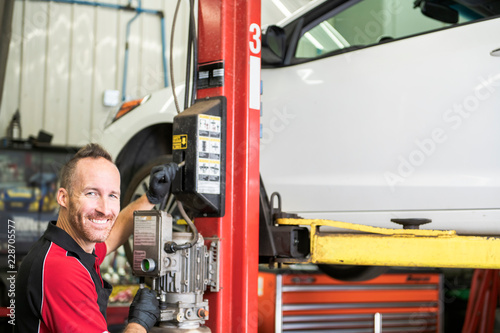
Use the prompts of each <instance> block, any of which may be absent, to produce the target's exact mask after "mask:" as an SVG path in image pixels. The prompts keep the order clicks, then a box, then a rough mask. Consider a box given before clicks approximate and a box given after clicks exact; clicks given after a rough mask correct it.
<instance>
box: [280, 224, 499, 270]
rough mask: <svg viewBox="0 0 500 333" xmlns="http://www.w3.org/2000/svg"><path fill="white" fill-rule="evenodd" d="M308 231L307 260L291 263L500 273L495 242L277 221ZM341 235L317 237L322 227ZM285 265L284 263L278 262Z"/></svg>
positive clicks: (432, 232) (444, 233) (438, 232)
mask: <svg viewBox="0 0 500 333" xmlns="http://www.w3.org/2000/svg"><path fill="white" fill-rule="evenodd" d="M277 222H278V224H279V225H280V226H290V225H294V226H299V225H300V226H308V227H310V241H311V244H310V255H309V256H307V257H306V258H304V259H292V261H293V262H303V263H304V262H306V263H314V264H318V263H325V264H340V265H374V266H403V267H457V268H458V267H460V268H494V269H498V268H500V238H496V237H480V236H460V235H457V234H456V232H455V231H453V230H420V229H386V228H377V227H370V226H366V225H359V224H353V223H346V222H339V221H330V220H314V219H313V220H307V219H295V218H292V219H290V218H285V219H277ZM326 226H328V227H334V228H339V229H345V230H346V231H345V232H341V233H340V232H332V231H328V232H326V231H322V230H321V228H322V227H326ZM278 261H282V262H286V261H287V260H286V259H278Z"/></svg>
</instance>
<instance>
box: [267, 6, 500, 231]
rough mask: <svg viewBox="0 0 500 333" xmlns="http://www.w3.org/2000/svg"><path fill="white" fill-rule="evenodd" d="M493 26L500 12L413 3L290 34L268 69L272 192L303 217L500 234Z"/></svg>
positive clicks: (347, 14)
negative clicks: (426, 8)
mask: <svg viewBox="0 0 500 333" xmlns="http://www.w3.org/2000/svg"><path fill="white" fill-rule="evenodd" d="M351 3H355V4H354V5H352V6H350V5H351ZM464 13H465V14H464ZM481 16H486V17H485V18H481ZM296 22H297V21H294V23H293V24H296ZM325 22H326V23H325ZM322 24H323V26H322ZM324 24H327V26H326V27H325V26H324ZM286 30H287V28H286V26H285V31H286ZM297 30H298V29H297V25H295V28H294V31H295V32H296V31H297ZM494 31H500V19H499V18H496V17H489V16H488V15H477V13H471V12H470V11H467V10H465V9H464V8H462V11H461V12H460V22H458V23H457V24H453V25H449V24H444V23H442V22H439V21H437V20H433V19H430V18H427V17H424V16H423V15H422V13H421V12H420V10H418V8H417V9H413V1H406V0H400V1H398V0H392V1H389V0H380V1H379V0H370V2H369V3H368V1H364V2H359V1H354V2H349V1H348V2H343V3H342V5H340V7H338V8H336V9H334V10H332V11H331V12H330V13H329V14H328V13H326V14H325V13H322V14H321V15H319V16H318V18H317V19H316V20H310V19H309V23H308V22H305V24H304V26H303V27H302V28H301V29H300V33H298V38H297V39H296V41H295V44H294V42H293V40H292V38H291V37H290V36H287V47H288V49H287V54H288V60H289V62H288V63H283V64H281V65H279V66H276V67H272V68H264V69H263V71H262V80H263V96H262V105H263V111H262V135H261V172H262V177H263V180H264V183H265V185H266V188H267V191H268V192H274V191H278V192H280V193H281V196H282V198H283V210H285V211H293V212H298V213H299V214H300V215H302V216H304V217H312V218H329V219H337V220H343V221H347V222H355V223H365V224H370V225H379V226H385V227H387V226H391V223H390V219H391V218H396V217H397V218H414V217H419V218H431V219H432V220H433V223H432V224H431V225H430V228H437V229H456V230H458V231H460V232H464V233H465V232H467V233H475V234H493V233H496V234H498V233H500V226H499V223H500V211H499V209H500V200H499V198H500V130H499V129H500V57H498V56H496V55H497V54H496V52H495V51H494V50H497V49H499V48H500V37H498V36H497V35H496V34H495V33H493V32H494ZM291 40H292V41H291ZM497 52H498V51H497Z"/></svg>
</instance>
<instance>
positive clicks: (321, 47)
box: [295, 0, 481, 59]
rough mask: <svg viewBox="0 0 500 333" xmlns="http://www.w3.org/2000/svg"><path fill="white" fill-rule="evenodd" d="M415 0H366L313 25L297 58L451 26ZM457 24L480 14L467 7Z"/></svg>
mask: <svg viewBox="0 0 500 333" xmlns="http://www.w3.org/2000/svg"><path fill="white" fill-rule="evenodd" d="M414 3H415V1H413V0H365V1H360V2H357V3H356V4H355V5H352V6H350V7H348V8H347V9H345V10H343V11H341V12H340V13H337V14H335V15H333V16H331V17H328V18H326V19H324V20H322V21H321V22H319V23H317V22H315V24H314V25H313V26H312V27H310V28H307V27H306V29H305V30H306V31H305V33H304V34H303V35H302V36H301V38H300V39H299V41H298V44H297V49H296V52H295V58H306V59H311V58H316V57H320V56H323V55H325V54H329V53H332V52H334V51H338V50H341V49H345V48H349V47H363V46H368V45H373V44H376V43H381V42H385V41H390V40H393V39H397V38H403V37H407V36H411V35H415V34H419V33H423V32H428V31H432V30H436V29H439V28H444V27H448V26H450V25H451V24H450V23H443V22H441V21H438V20H436V19H432V18H429V17H427V16H424V15H423V14H422V12H421V10H420V8H419V7H416V8H414V7H415V6H414ZM455 8H456V10H457V11H458V13H459V21H458V24H462V23H465V22H469V21H471V20H474V19H477V18H480V17H481V16H479V15H474V14H472V13H471V12H470V11H466V10H465V8H460V6H458V5H456V6H454V7H453V9H455Z"/></svg>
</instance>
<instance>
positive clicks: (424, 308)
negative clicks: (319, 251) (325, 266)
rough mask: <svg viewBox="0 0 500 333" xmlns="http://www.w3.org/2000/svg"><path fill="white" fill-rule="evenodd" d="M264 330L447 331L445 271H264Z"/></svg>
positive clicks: (275, 332) (261, 285)
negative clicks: (349, 277)
mask: <svg viewBox="0 0 500 333" xmlns="http://www.w3.org/2000/svg"><path fill="white" fill-rule="evenodd" d="M258 282H259V289H258V293H259V333H279V332H293V333H297V332H306V331H307V332H316V331H317V332H336V331H339V332H342V333H348V332H374V325H375V324H374V322H375V314H376V313H379V314H380V315H381V320H382V331H383V332H384V333H385V332H443V330H442V327H441V326H442V317H443V316H442V312H443V306H442V304H441V301H440V300H441V299H442V298H441V296H442V295H441V293H442V276H441V274H438V273H397V274H384V275H381V276H379V277H378V278H375V279H373V280H370V281H365V282H342V281H337V280H334V279H332V278H330V277H328V276H326V275H324V274H319V273H305V274H302V273H277V274H276V273H269V272H260V273H259V281H258Z"/></svg>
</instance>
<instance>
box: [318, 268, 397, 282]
mask: <svg viewBox="0 0 500 333" xmlns="http://www.w3.org/2000/svg"><path fill="white" fill-rule="evenodd" d="M318 268H319V270H320V271H322V272H323V273H325V274H326V275H328V276H329V277H331V278H333V279H336V280H340V281H347V282H360V281H367V280H371V279H374V278H376V277H378V276H380V275H382V274H384V273H386V272H387V271H388V270H389V269H390V267H386V266H351V265H327V264H319V265H318Z"/></svg>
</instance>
